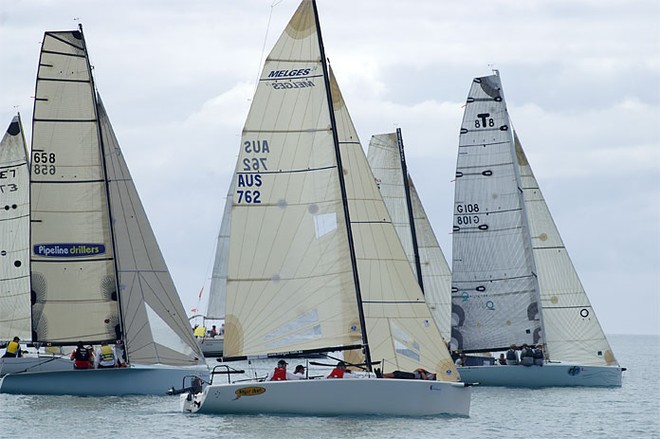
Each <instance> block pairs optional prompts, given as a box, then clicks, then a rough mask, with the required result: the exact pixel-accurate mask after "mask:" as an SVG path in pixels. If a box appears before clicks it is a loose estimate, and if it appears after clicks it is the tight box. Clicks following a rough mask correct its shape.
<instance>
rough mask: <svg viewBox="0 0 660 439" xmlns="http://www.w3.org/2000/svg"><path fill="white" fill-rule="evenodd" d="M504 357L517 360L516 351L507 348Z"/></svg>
mask: <svg viewBox="0 0 660 439" xmlns="http://www.w3.org/2000/svg"><path fill="white" fill-rule="evenodd" d="M506 359H507V360H517V359H518V357H516V351H514V350H513V349H509V350H508V351H506Z"/></svg>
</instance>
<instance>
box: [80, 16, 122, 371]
mask: <svg viewBox="0 0 660 439" xmlns="http://www.w3.org/2000/svg"><path fill="white" fill-rule="evenodd" d="M78 28H79V29H80V38H81V40H82V43H83V47H84V48H85V62H86V63H87V69H88V70H89V81H90V83H91V86H92V99H93V100H94V105H93V107H94V115H95V117H96V126H97V129H96V135H97V136H98V142H99V147H100V149H101V154H100V157H101V167H102V169H103V179H104V187H105V196H106V203H107V205H108V212H107V213H108V221H109V224H110V237H111V239H112V253H113V254H112V265H113V267H114V272H115V276H114V278H115V295H116V297H117V311H118V314H117V315H118V317H119V330H118V331H117V329H115V333H116V339H117V340H119V339H121V340H122V342H123V344H124V354H125V355H126V363H127V364H130V359H129V358H128V349H126V346H127V343H126V340H125V339H124V328H123V324H124V317H123V314H122V307H121V298H120V294H119V267H118V266H117V241H116V239H115V228H114V226H113V223H112V215H111V214H110V212H111V209H110V203H111V201H110V188H109V185H108V169H107V165H106V159H105V153H106V151H105V144H104V143H103V136H102V135H101V125H100V121H99V109H98V105H99V104H98V94H97V91H96V85H95V84H94V75H93V74H92V66H91V64H90V62H89V52H88V51H87V43H86V41H85V35H84V33H83V27H82V23H79V24H78Z"/></svg>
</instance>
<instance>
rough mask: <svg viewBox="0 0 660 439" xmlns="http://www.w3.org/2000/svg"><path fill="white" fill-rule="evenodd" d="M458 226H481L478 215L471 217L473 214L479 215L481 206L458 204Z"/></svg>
mask: <svg viewBox="0 0 660 439" xmlns="http://www.w3.org/2000/svg"><path fill="white" fill-rule="evenodd" d="M456 213H457V214H458V215H456V224H458V225H459V226H464V225H468V224H479V216H478V215H470V214H472V213H479V204H477V203H474V204H469V203H468V204H457V205H456Z"/></svg>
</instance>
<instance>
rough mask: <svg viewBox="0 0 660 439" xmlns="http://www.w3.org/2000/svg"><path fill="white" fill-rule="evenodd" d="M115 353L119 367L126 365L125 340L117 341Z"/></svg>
mask: <svg viewBox="0 0 660 439" xmlns="http://www.w3.org/2000/svg"><path fill="white" fill-rule="evenodd" d="M115 353H116V354H117V363H119V367H126V353H125V352H124V342H123V341H121V339H119V340H117V341H116V342H115Z"/></svg>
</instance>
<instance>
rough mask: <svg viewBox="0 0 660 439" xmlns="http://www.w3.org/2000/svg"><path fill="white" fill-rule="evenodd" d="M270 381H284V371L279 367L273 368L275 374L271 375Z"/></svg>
mask: <svg viewBox="0 0 660 439" xmlns="http://www.w3.org/2000/svg"><path fill="white" fill-rule="evenodd" d="M270 380H271V381H286V369H281V368H279V367H276V368H275V372H274V373H273V378H271V379H270Z"/></svg>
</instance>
